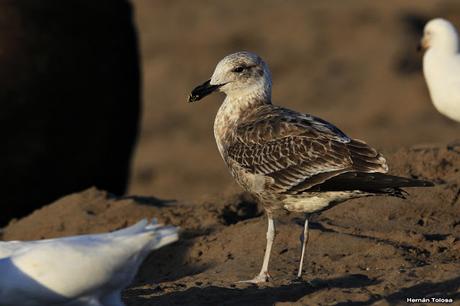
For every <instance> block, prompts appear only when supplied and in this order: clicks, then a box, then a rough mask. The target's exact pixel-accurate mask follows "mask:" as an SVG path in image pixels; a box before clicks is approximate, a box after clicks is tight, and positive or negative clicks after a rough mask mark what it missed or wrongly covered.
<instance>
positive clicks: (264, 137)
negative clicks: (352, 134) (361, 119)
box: [227, 106, 388, 193]
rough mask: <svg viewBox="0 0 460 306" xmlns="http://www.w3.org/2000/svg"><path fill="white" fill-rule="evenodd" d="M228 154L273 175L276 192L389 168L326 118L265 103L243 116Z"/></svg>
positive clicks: (250, 169)
mask: <svg viewBox="0 0 460 306" xmlns="http://www.w3.org/2000/svg"><path fill="white" fill-rule="evenodd" d="M227 158H230V159H231V160H232V162H236V163H238V164H239V165H240V166H241V167H242V168H244V169H245V170H246V171H248V172H250V173H252V174H259V175H265V176H268V177H271V178H272V179H273V180H272V181H273V182H274V183H273V184H272V185H271V186H268V187H269V188H271V189H273V190H274V191H276V192H284V193H301V192H302V191H305V190H307V189H309V188H311V187H312V186H315V185H317V184H320V183H322V182H324V181H326V180H327V179H329V178H331V177H334V176H337V175H339V174H341V173H345V172H349V171H362V172H386V171H387V169H388V168H387V166H386V161H385V159H384V158H383V157H382V156H381V155H380V154H379V153H378V152H377V151H376V150H374V149H373V148H371V147H369V146H368V145H367V144H365V143H364V142H362V141H359V140H353V139H350V138H349V137H347V136H346V135H345V134H344V133H343V132H342V131H340V130H339V129H338V128H336V127H335V126H333V125H331V124H329V123H327V122H326V121H324V120H321V119H318V118H315V117H313V116H309V115H303V114H299V113H296V112H293V111H290V110H287V109H284V108H281V107H274V106H265V107H262V108H261V109H260V110H258V111H257V112H255V113H253V114H251V115H250V116H248V117H247V118H245V120H244V123H242V124H240V125H239V126H238V127H237V129H236V134H235V135H234V137H233V139H232V140H231V143H230V145H229V146H228V148H227Z"/></svg>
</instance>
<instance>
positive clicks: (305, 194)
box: [189, 52, 432, 283]
mask: <svg viewBox="0 0 460 306" xmlns="http://www.w3.org/2000/svg"><path fill="white" fill-rule="evenodd" d="M271 86H272V82H271V75H270V70H269V69H268V66H267V64H266V63H265V62H264V61H263V60H262V59H261V58H260V57H259V56H257V55H256V54H253V53H250V52H238V53H234V54H231V55H228V56H226V57H225V58H224V59H222V60H221V61H220V62H219V63H218V64H217V66H216V68H215V71H214V73H213V75H212V78H211V80H209V81H206V82H205V83H203V84H202V85H200V86H198V87H196V88H195V89H194V90H193V91H192V93H191V95H190V97H189V102H195V101H198V100H200V99H202V98H203V97H205V96H206V95H208V94H210V93H212V92H213V91H215V90H217V89H219V90H220V91H222V92H224V93H225V94H226V98H225V100H224V102H223V103H222V105H221V106H220V108H219V111H218V112H217V116H216V119H215V122H214V136H215V138H216V142H217V147H218V149H219V152H220V154H221V155H222V158H223V159H224V161H225V163H226V165H227V166H228V168H229V169H230V172H231V174H232V176H233V177H234V179H235V180H236V181H237V182H238V184H239V185H240V186H241V187H243V188H244V189H245V190H247V191H248V192H250V193H252V194H253V195H254V196H255V197H256V198H257V199H258V200H259V201H260V202H261V203H262V205H263V207H264V208H265V210H266V212H267V216H268V230H267V248H266V250H265V256H264V261H263V265H262V269H261V271H260V273H259V275H257V276H256V277H255V278H254V279H252V280H250V281H249V282H252V283H259V282H265V281H268V280H269V273H268V262H269V258H270V251H271V247H272V244H273V241H274V238H275V225H274V217H275V214H276V211H277V210H280V209H286V210H288V211H292V212H299V213H304V214H305V215H306V218H305V225H304V230H303V233H302V235H301V237H302V253H301V254H302V255H301V259H300V266H299V271H298V277H301V274H302V265H303V260H304V255H305V249H306V243H307V240H308V216H309V215H310V214H311V213H314V212H319V211H322V210H324V209H327V208H330V207H332V206H333V205H335V204H338V203H341V202H344V201H346V200H349V199H353V198H358V197H365V196H373V195H390V196H396V197H404V191H403V190H402V189H400V187H415V186H432V184H431V183H430V182H426V181H421V180H414V179H409V178H403V177H397V176H392V175H387V174H385V173H386V172H387V171H388V166H387V163H386V160H385V158H383V156H382V155H381V154H380V153H378V152H377V151H376V150H375V149H373V148H372V147H370V146H368V145H367V144H366V143H365V142H363V141H361V140H356V139H352V138H350V137H348V136H347V135H345V134H344V133H343V132H342V131H340V130H339V129H338V128H337V127H335V126H334V125H332V124H330V123H328V122H326V121H324V120H322V119H320V118H316V117H314V116H311V115H307V114H301V113H298V112H295V111H292V110H289V109H286V108H283V107H280V106H275V105H273V104H272V101H271Z"/></svg>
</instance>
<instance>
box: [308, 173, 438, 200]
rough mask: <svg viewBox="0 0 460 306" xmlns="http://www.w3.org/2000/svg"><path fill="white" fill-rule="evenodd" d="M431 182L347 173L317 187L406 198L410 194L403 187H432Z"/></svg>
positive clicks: (377, 174) (381, 175) (383, 175)
mask: <svg viewBox="0 0 460 306" xmlns="http://www.w3.org/2000/svg"><path fill="white" fill-rule="evenodd" d="M432 186H434V184H433V183H432V182H429V181H424V180H417V179H412V178H407V177H400V176H394V175H389V174H385V173H378V172H374V173H365V172H347V173H343V174H340V175H337V176H335V177H333V178H331V179H329V180H327V181H326V182H324V183H322V184H320V185H317V186H315V187H316V188H317V189H318V190H319V191H343V190H360V191H364V192H369V193H375V194H386V195H390V196H395V197H399V198H405V196H406V195H407V194H408V193H407V192H406V191H404V190H402V189H401V188H402V187H432Z"/></svg>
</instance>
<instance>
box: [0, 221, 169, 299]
mask: <svg viewBox="0 0 460 306" xmlns="http://www.w3.org/2000/svg"><path fill="white" fill-rule="evenodd" d="M177 235H178V234H177V229H176V228H175V227H172V226H169V227H168V226H162V225H158V224H156V223H151V224H148V222H147V221H146V220H143V221H140V222H138V223H137V224H135V225H133V226H131V227H128V228H126V229H122V230H119V231H115V232H113V233H105V234H95V235H83V236H73V237H64V238H56V239H47V240H37V241H9V242H0V305H1V306H43V305H56V306H122V305H124V304H123V302H122V300H121V290H122V289H123V288H125V287H126V286H128V285H129V284H130V283H131V282H132V280H133V279H134V276H135V275H136V273H137V270H138V268H139V266H140V265H141V263H142V262H143V260H144V259H145V258H146V257H147V255H148V254H149V253H150V252H151V251H152V250H155V249H158V248H160V247H162V246H164V245H167V244H170V243H172V242H174V241H176V240H177V239H178V236H177Z"/></svg>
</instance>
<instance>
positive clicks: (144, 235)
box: [110, 218, 179, 251]
mask: <svg viewBox="0 0 460 306" xmlns="http://www.w3.org/2000/svg"><path fill="white" fill-rule="evenodd" d="M110 236H111V237H113V238H115V239H123V240H125V238H129V241H131V243H135V241H136V240H139V242H140V243H141V245H142V244H143V243H146V249H148V250H149V251H153V250H156V249H159V248H161V247H163V246H165V245H168V244H171V243H173V242H176V241H177V240H178V239H179V228H177V227H175V226H165V225H163V224H159V223H158V221H157V219H155V218H154V219H153V220H152V222H150V223H149V222H148V221H147V219H143V220H141V221H139V222H137V223H136V224H134V225H132V226H130V227H127V228H124V229H121V230H118V231H115V232H112V233H110ZM142 241H144V242H142Z"/></svg>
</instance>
